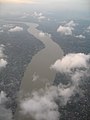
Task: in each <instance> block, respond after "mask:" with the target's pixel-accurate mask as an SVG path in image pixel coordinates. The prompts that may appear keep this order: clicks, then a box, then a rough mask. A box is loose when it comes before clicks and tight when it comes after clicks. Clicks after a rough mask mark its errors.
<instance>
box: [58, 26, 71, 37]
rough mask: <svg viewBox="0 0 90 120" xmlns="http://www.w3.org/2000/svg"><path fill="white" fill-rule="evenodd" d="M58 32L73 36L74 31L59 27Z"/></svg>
mask: <svg viewBox="0 0 90 120" xmlns="http://www.w3.org/2000/svg"><path fill="white" fill-rule="evenodd" d="M57 32H60V33H61V34H63V35H72V29H71V28H70V27H64V26H61V25H60V26H59V28H58V29H57Z"/></svg>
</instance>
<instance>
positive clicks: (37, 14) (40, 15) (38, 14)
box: [32, 12, 50, 22]
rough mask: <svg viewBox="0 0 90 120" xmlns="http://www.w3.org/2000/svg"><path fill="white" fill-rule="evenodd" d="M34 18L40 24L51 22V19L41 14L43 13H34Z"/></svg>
mask: <svg viewBox="0 0 90 120" xmlns="http://www.w3.org/2000/svg"><path fill="white" fill-rule="evenodd" d="M32 16H34V17H36V18H37V19H38V20H39V22H40V21H41V20H48V21H50V19H49V18H47V17H46V16H44V15H43V13H41V12H40V13H38V12H34V13H33V15H32Z"/></svg>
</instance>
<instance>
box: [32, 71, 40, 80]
mask: <svg viewBox="0 0 90 120" xmlns="http://www.w3.org/2000/svg"><path fill="white" fill-rule="evenodd" d="M38 79H39V75H37V74H36V73H34V74H33V79H32V81H33V82H34V81H37V80H38Z"/></svg>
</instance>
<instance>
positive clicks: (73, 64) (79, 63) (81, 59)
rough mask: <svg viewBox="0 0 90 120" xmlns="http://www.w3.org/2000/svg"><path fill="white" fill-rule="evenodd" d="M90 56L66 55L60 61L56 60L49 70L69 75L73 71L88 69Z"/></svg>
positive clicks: (79, 54) (81, 54) (80, 54)
mask: <svg viewBox="0 0 90 120" xmlns="http://www.w3.org/2000/svg"><path fill="white" fill-rule="evenodd" d="M89 60H90V55H85V54H84V53H77V54H74V53H72V54H67V55H66V56H64V57H63V58H62V59H58V60H57V61H56V62H55V63H54V65H52V66H51V68H53V69H55V70H56V71H58V72H61V73H71V72H72V71H73V70H74V69H80V68H88V61H89Z"/></svg>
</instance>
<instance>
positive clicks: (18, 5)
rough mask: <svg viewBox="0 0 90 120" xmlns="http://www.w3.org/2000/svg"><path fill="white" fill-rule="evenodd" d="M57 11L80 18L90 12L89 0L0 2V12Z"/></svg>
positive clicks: (14, 0) (7, 0)
mask: <svg viewBox="0 0 90 120" xmlns="http://www.w3.org/2000/svg"><path fill="white" fill-rule="evenodd" d="M27 9H28V11H32V10H38V11H40V12H41V11H57V12H62V14H68V13H67V12H68V11H70V14H71V15H73V11H75V13H77V14H78V12H79V13H80V12H81V14H82V16H83V15H84V14H86V13H88V14H89V12H90V0H0V11H1V12H3V13H4V12H9V13H10V12H14V13H16V12H17V13H19V12H20V11H27Z"/></svg>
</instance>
